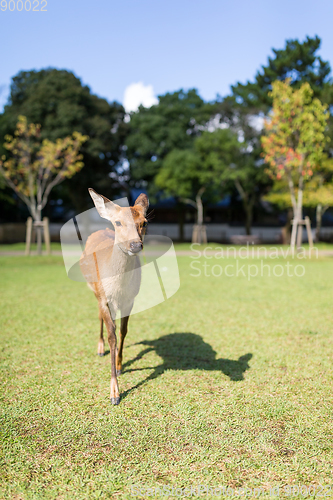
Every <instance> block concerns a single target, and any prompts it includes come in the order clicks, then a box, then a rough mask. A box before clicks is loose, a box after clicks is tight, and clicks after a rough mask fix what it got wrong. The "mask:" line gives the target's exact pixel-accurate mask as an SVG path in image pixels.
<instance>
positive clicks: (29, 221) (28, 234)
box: [25, 217, 32, 255]
mask: <svg viewBox="0 0 333 500" xmlns="http://www.w3.org/2000/svg"><path fill="white" fill-rule="evenodd" d="M31 236H32V217H28V219H27V231H26V237H25V255H30V246H31Z"/></svg>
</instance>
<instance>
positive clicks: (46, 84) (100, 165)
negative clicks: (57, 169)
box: [0, 68, 127, 210]
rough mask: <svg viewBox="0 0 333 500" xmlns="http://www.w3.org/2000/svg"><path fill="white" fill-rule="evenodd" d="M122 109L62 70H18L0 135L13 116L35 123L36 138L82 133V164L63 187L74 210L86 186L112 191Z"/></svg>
mask: <svg viewBox="0 0 333 500" xmlns="http://www.w3.org/2000/svg"><path fill="white" fill-rule="evenodd" d="M124 114H125V112H124V108H123V107H122V106H121V105H120V104H118V103H117V102H113V103H109V102H107V101H106V99H102V98H100V97H98V96H96V95H93V94H92V93H91V91H90V89H89V87H87V86H84V85H82V83H81V80H80V79H79V78H77V77H76V76H75V75H74V74H73V73H71V72H69V71H66V70H57V69H52V68H50V69H44V70H41V71H21V72H20V73H18V74H17V75H16V76H15V77H14V78H13V80H12V85H11V92H10V98H9V103H8V104H7V106H5V110H4V113H3V114H2V115H1V116H0V137H4V136H5V135H6V134H13V132H14V130H15V127H16V123H17V119H18V116H19V115H24V116H26V117H27V119H28V121H29V122H32V123H39V124H40V125H41V137H42V139H49V140H50V141H53V142H55V141H56V140H57V139H58V138H60V139H61V138H64V137H66V136H69V135H71V134H72V133H73V132H74V131H78V132H80V133H81V134H82V135H88V136H89V138H90V139H89V141H88V142H86V143H85V144H84V145H83V147H82V154H83V161H84V164H85V168H84V169H82V170H81V171H80V173H79V174H78V175H76V176H75V181H74V180H73V181H71V180H69V181H66V183H65V184H63V189H64V190H65V191H66V193H67V195H68V196H69V197H70V198H71V199H72V202H73V204H74V205H75V207H76V208H77V209H78V210H82V209H84V208H86V207H87V204H88V202H89V194H88V191H87V188H88V187H89V186H93V187H95V188H96V189H101V190H103V192H104V193H105V194H106V196H108V195H110V196H111V195H112V189H111V188H110V186H111V182H110V178H109V173H110V172H112V171H113V170H114V168H115V165H117V164H118V163H119V161H120V160H121V158H122V157H123V144H124V139H125V136H126V133H127V125H126V124H125V123H124V121H123V118H124Z"/></svg>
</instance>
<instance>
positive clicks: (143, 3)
mask: <svg viewBox="0 0 333 500" xmlns="http://www.w3.org/2000/svg"><path fill="white" fill-rule="evenodd" d="M13 1H14V0H12V2H11V8H13V5H14V4H13ZM45 1H46V0H44V4H45ZM15 2H17V0H15ZM27 5H28V4H27ZM35 5H37V0H35ZM19 8H21V5H19ZM40 8H41V1H40V3H39V9H40ZM46 8H47V12H32V11H30V12H26V11H24V10H23V11H22V12H18V11H17V10H16V6H15V10H14V11H12V12H10V11H9V8H7V10H6V11H4V12H2V11H1V8H0V41H1V54H2V58H1V59H2V61H1V62H2V65H1V72H0V89H1V90H2V92H1V95H0V109H1V108H2V105H3V103H4V101H5V100H6V98H7V95H8V88H9V85H10V80H11V77H12V76H14V75H15V74H17V73H18V72H19V71H20V70H22V69H24V70H29V69H41V68H45V67H50V66H52V67H56V68H59V69H63V68H65V69H68V70H71V71H73V72H74V73H75V74H76V75H77V76H79V77H80V78H81V79H82V81H83V82H84V83H85V84H88V85H89V86H90V87H91V89H92V91H93V92H94V93H96V94H98V95H100V96H102V97H106V98H107V99H108V100H114V99H116V100H118V101H119V102H123V99H124V92H125V89H126V88H128V87H129V86H130V85H131V84H133V83H137V82H142V83H143V84H144V85H145V86H146V85H151V86H152V87H150V88H149V89H148V94H149V93H151V94H155V95H158V94H163V93H165V92H166V91H173V90H177V89H179V88H185V89H186V88H191V87H196V88H198V90H199V92H200V94H201V95H202V96H203V97H204V98H205V99H208V100H210V99H213V98H214V97H215V96H216V94H217V93H219V94H221V95H226V94H227V93H228V92H229V88H230V85H231V84H233V83H235V82H237V81H241V82H245V81H246V80H247V79H251V78H252V77H253V76H254V74H255V73H256V71H257V69H258V68H259V67H260V65H261V64H264V63H266V61H267V57H268V55H270V53H271V48H272V47H275V48H283V46H284V42H285V40H286V39H288V38H298V39H299V40H304V38H305V36H306V35H310V36H314V35H315V34H318V35H319V36H320V37H321V38H322V47H321V50H320V54H321V56H322V57H323V59H325V60H329V61H330V62H331V64H333V57H332V54H333V29H332V19H333V2H332V1H331V0H326V1H323V0H317V1H316V2H314V1H313V0H312V1H308V0H289V1H286V0H280V1H279V2H277V1H274V2H272V1H269V0H265V1H262V0H259V1H257V0H252V1H249V0H246V1H244V0H239V1H232V2H231V1H229V2H226V1H224V0H191V1H189V0H121V1H120V0H118V1H114V0H98V1H96V0H95V1H92V0H90V1H88V0H80V1H78V0H67V1H65V0H47V7H46ZM135 89H136V90H134V92H139V93H140V86H136V87H135ZM142 90H145V89H144V88H142V86H141V91H142ZM145 91H146V93H147V89H146V90H145Z"/></svg>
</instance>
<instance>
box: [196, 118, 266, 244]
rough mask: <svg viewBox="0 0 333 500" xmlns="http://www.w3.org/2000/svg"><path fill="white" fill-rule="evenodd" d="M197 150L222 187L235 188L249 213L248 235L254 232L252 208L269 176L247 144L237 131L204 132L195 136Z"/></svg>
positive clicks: (204, 164) (203, 163)
mask: <svg viewBox="0 0 333 500" xmlns="http://www.w3.org/2000/svg"><path fill="white" fill-rule="evenodd" d="M195 146H196V149H197V151H198V153H199V155H200V157H201V159H202V165H203V167H204V168H205V169H206V170H210V171H211V172H212V173H213V175H214V176H215V180H216V182H218V184H219V186H220V189H223V190H224V191H225V190H227V191H228V190H229V191H230V190H232V188H233V187H234V188H236V190H237V192H238V194H239V196H240V198H241V200H242V203H243V207H244V211H245V214H246V218H245V228H246V234H248V235H249V234H251V226H252V219H253V208H254V205H255V203H256V202H257V201H258V199H259V198H260V196H261V193H262V186H263V185H266V184H267V182H268V177H267V175H266V174H265V172H264V171H263V169H262V168H261V164H259V165H257V164H256V163H255V161H254V158H253V157H252V156H251V154H250V153H249V152H248V149H247V148H248V145H247V144H246V143H245V142H240V141H239V139H238V137H237V134H236V133H235V132H232V130H230V129H226V128H225V129H217V130H215V131H214V132H204V133H203V134H202V136H201V137H199V138H198V139H196V142H195Z"/></svg>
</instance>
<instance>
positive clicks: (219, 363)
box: [121, 333, 252, 399]
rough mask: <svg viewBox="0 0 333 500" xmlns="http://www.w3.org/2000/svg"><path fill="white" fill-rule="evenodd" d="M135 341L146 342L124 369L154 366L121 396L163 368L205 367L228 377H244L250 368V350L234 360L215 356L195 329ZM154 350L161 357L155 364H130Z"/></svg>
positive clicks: (136, 369) (141, 343)
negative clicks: (139, 365) (150, 371)
mask: <svg viewBox="0 0 333 500" xmlns="http://www.w3.org/2000/svg"><path fill="white" fill-rule="evenodd" d="M134 345H143V346H146V347H145V348H144V349H142V351H141V352H140V353H139V354H138V356H137V357H136V358H134V359H132V360H130V361H127V362H126V363H124V365H123V370H122V372H123V373H126V372H133V371H143V370H154V371H153V373H151V374H150V375H149V376H148V377H147V378H146V379H145V380H142V381H141V382H139V383H138V384H137V385H136V386H135V387H132V388H131V389H129V390H128V391H125V392H124V393H122V395H121V397H122V399H123V398H124V397H126V396H127V394H129V393H130V392H132V391H133V390H134V389H137V388H138V387H140V386H141V385H143V384H145V383H146V382H149V380H153V379H155V378H157V377H159V376H160V375H162V374H163V373H164V372H165V370H207V371H220V372H222V373H224V374H225V375H227V376H228V377H229V378H230V380H233V381H239V380H244V372H245V371H246V370H248V369H249V368H250V366H249V364H248V361H250V359H251V358H252V354H251V353H248V354H244V355H243V356H240V357H239V358H238V359H237V360H232V359H226V358H220V359H216V352H215V351H214V350H213V349H212V347H211V346H210V345H209V344H207V343H206V342H205V341H204V340H203V339H202V337H200V335H196V334H195V333H170V334H169V335H164V336H163V337H160V338H159V339H156V340H144V341H143V342H138V343H137V344H134ZM151 351H155V352H156V354H157V355H158V356H160V357H161V358H162V359H163V363H162V364H160V365H158V366H153V367H152V366H146V367H145V368H132V369H131V368H130V366H131V365H133V363H135V362H136V361H138V360H140V359H142V358H143V356H145V354H147V353H149V352H151Z"/></svg>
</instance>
